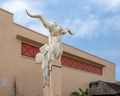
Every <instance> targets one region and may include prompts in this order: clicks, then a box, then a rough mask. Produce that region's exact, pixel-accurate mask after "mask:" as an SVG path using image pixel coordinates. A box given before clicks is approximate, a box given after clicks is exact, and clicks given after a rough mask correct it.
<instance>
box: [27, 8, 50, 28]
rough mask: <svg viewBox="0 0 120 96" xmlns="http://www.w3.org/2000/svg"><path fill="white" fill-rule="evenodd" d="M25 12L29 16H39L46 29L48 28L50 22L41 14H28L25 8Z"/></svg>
mask: <svg viewBox="0 0 120 96" xmlns="http://www.w3.org/2000/svg"><path fill="white" fill-rule="evenodd" d="M26 13H27V15H28V16H30V17H32V18H39V19H40V20H41V21H42V23H43V25H44V26H45V27H46V28H47V29H49V28H50V24H49V23H48V22H47V21H46V20H45V18H44V17H43V16H42V15H32V14H30V13H29V12H28V11H27V10H26Z"/></svg>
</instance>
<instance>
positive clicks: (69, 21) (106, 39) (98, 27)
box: [0, 0, 120, 81]
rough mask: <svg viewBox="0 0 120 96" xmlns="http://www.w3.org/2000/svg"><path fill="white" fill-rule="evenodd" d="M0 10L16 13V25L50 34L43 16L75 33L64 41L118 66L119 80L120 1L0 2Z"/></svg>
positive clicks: (118, 75) (117, 74)
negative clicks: (41, 19)
mask: <svg viewBox="0 0 120 96" xmlns="http://www.w3.org/2000/svg"><path fill="white" fill-rule="evenodd" d="M0 8H3V9H5V10H7V11H10V12H12V13H13V14H14V22H16V23H18V24H20V25H22V26H25V27H27V28H30V29H32V30H35V31H37V32H39V33H42V34H45V35H49V32H48V31H47V30H46V29H45V28H44V27H43V25H42V24H41V22H40V21H39V20H37V19H32V18H30V17H28V16H27V15H26V13H25V9H28V11H29V12H30V13H32V14H43V15H44V17H45V18H46V19H47V20H48V21H49V22H54V21H56V22H57V23H58V24H60V25H61V26H62V27H63V28H66V27H69V28H70V29H71V30H72V32H73V33H74V35H73V36H70V35H69V34H67V35H64V36H63V38H62V39H63V42H64V43H67V44H69V45H71V46H74V47H76V48H78V49H80V50H83V51H85V52H88V53H91V54H93V55H96V56H98V57H101V58H103V59H106V60H108V61H111V62H113V63H115V64H116V80H118V81H120V44H119V42H120V0H0Z"/></svg>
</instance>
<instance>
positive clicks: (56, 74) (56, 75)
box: [50, 60, 62, 96]
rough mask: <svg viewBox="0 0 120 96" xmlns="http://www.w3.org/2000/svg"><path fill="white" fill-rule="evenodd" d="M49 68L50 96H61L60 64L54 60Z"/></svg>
mask: <svg viewBox="0 0 120 96" xmlns="http://www.w3.org/2000/svg"><path fill="white" fill-rule="evenodd" d="M50 66H51V67H50V96H62V92H61V89H62V84H61V83H62V68H61V62H60V61H58V60H54V61H52V62H51V64H50Z"/></svg>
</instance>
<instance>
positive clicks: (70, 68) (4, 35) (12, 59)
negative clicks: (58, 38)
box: [0, 9, 115, 96]
mask: <svg viewBox="0 0 120 96" xmlns="http://www.w3.org/2000/svg"><path fill="white" fill-rule="evenodd" d="M45 43H48V38H47V37H46V36H44V35H42V34H40V33H37V32H35V31H33V30H30V29H27V28H25V27H23V26H21V25H18V24H16V23H14V22H13V14H11V13H9V12H7V11H5V10H3V9H0V96H13V94H15V92H17V94H24V96H43V76H42V69H41V65H39V64H36V63H35V60H34V58H35V55H36V54H37V53H38V52H39V47H41V46H42V45H43V44H45ZM63 49H64V53H63V56H62V59H61V61H62V96H69V94H70V93H71V92H73V91H77V90H78V88H83V89H84V88H88V87H89V83H90V82H93V81H96V80H103V81H108V82H115V64H113V63H111V62H109V61H106V60H104V59H101V58H99V57H96V56H94V55H91V54H89V53H86V52H84V51H81V50H78V49H76V48H74V47H71V46H69V45H67V44H63ZM15 90H17V91H15Z"/></svg>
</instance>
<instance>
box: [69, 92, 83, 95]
mask: <svg viewBox="0 0 120 96" xmlns="http://www.w3.org/2000/svg"><path fill="white" fill-rule="evenodd" d="M71 96H81V95H80V93H78V92H72V93H71Z"/></svg>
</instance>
